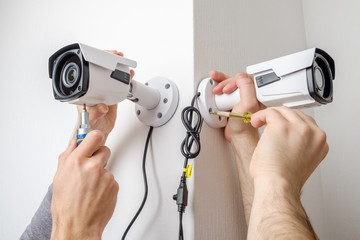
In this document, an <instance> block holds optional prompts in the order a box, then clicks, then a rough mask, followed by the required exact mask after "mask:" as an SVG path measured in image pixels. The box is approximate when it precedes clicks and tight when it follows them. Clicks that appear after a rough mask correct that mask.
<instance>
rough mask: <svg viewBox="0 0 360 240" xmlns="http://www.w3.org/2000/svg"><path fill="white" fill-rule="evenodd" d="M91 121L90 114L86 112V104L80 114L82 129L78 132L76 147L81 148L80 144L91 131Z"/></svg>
mask: <svg viewBox="0 0 360 240" xmlns="http://www.w3.org/2000/svg"><path fill="white" fill-rule="evenodd" d="M91 130H92V129H91V127H90V121H89V112H88V111H87V110H86V104H84V108H83V110H82V112H81V114H80V127H79V128H78V130H77V134H76V145H77V146H79V145H80V143H81V142H82V141H83V140H84V138H85V137H86V135H87V134H88V133H89V132H90V131H91Z"/></svg>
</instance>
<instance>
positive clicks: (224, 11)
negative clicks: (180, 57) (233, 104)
mask: <svg viewBox="0 0 360 240" xmlns="http://www.w3.org/2000/svg"><path fill="white" fill-rule="evenodd" d="M194 34H195V35H194V39H195V40H194V52H195V59H194V61H195V69H194V71H195V72H194V74H195V86H196V85H197V83H198V82H199V81H200V80H201V79H202V78H204V77H206V76H207V75H208V71H209V70H211V69H216V70H220V71H223V72H225V73H227V74H228V75H230V76H233V75H235V74H236V73H237V72H239V71H245V69H246V66H249V65H251V64H255V63H259V62H262V61H265V60H269V59H272V58H275V57H280V56H283V55H287V54H290V53H294V52H297V51H300V50H304V49H305V48H306V39H305V27H304V16H303V11H302V1H301V0H296V1H288V0H281V1H279V0H274V1H269V0H261V1H246V0H225V1H217V0H196V1H194ZM306 112H307V113H308V114H313V111H312V110H308V111H306ZM201 140H202V151H201V154H200V155H199V157H198V158H197V159H196V160H195V166H196V172H195V175H194V176H195V192H194V195H195V199H194V214H195V225H194V226H195V238H196V239H209V240H210V239H211V240H212V239H214V240H215V239H227V240H230V239H246V231H247V229H246V224H245V220H244V217H243V212H242V203H241V193H240V189H239V183H238V176H237V171H236V166H235V163H234V160H233V157H232V154H231V150H230V149H229V148H228V146H227V144H226V141H225V139H224V136H223V129H211V128H209V127H207V126H206V125H204V126H203V130H202V134H201ZM320 181H321V179H320V172H319V171H317V172H316V173H315V174H314V175H313V176H312V178H311V179H310V181H309V182H308V184H307V185H306V187H305V189H304V193H303V202H304V203H305V204H306V209H307V210H308V212H309V215H310V219H311V220H312V222H313V224H314V227H315V229H316V230H317V232H318V233H319V236H322V235H323V209H322V193H321V191H318V190H319V185H321V184H320Z"/></svg>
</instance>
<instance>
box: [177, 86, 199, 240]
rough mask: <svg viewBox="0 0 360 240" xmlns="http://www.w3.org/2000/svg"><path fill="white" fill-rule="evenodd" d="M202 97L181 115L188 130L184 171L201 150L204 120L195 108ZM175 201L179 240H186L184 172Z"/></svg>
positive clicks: (184, 145) (182, 150)
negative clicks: (184, 227) (184, 228)
mask: <svg viewBox="0 0 360 240" xmlns="http://www.w3.org/2000/svg"><path fill="white" fill-rule="evenodd" d="M199 96H200V93H197V94H196V95H195V96H194V97H193V99H192V101H191V106H188V107H186V108H184V110H183V111H182V113H181V120H182V122H183V124H184V126H185V128H186V137H185V139H184V141H183V142H182V143H181V153H182V155H183V156H184V157H185V160H184V169H186V168H187V165H188V160H189V159H192V158H196V157H197V156H198V155H199V153H200V150H201V145H200V131H201V126H202V122H203V119H202V117H201V114H200V111H199V110H198V109H197V108H195V107H194V105H195V100H196V98H198V97H199ZM194 114H196V119H194ZM193 143H195V146H196V148H195V149H194V151H192V146H193ZM173 199H174V200H175V201H176V204H177V205H178V212H179V240H183V239H184V232H183V226H182V219H183V213H184V212H185V208H186V206H187V200H188V190H187V186H186V171H183V173H182V175H181V179H180V185H179V187H178V189H177V193H176V194H175V195H174V196H173Z"/></svg>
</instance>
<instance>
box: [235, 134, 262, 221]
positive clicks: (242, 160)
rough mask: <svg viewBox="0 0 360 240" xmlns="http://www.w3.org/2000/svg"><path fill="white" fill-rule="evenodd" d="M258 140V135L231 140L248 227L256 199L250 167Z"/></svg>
mask: <svg viewBox="0 0 360 240" xmlns="http://www.w3.org/2000/svg"><path fill="white" fill-rule="evenodd" d="M258 140H259V136H258V135H257V134H253V135H249V136H244V135H243V136H238V137H233V138H232V140H231V146H232V149H233V151H234V154H235V161H236V166H237V170H238V176H239V182H240V188H241V195H242V202H243V207H244V213H245V219H246V223H247V225H249V218H250V212H251V207H252V203H253V198H254V182H253V179H252V177H251V176H250V172H249V166H250V161H251V158H252V155H253V153H254V149H255V147H256V144H257V142H258Z"/></svg>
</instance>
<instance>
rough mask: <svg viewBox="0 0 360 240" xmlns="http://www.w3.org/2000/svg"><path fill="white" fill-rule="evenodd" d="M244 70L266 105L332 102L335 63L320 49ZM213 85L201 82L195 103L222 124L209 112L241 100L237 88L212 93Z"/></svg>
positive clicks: (222, 123) (217, 124) (221, 121)
mask: <svg viewBox="0 0 360 240" xmlns="http://www.w3.org/2000/svg"><path fill="white" fill-rule="evenodd" d="M246 70H247V72H248V73H249V74H253V76H254V83H255V88H256V96H257V99H258V100H259V101H260V102H261V103H263V104H264V105H265V106H267V107H273V106H287V107H290V108H307V107H314V106H320V105H323V104H327V103H331V102H332V101H333V83H332V81H333V80H334V78H335V62H334V60H333V59H332V58H331V57H330V55H329V54H327V53H326V52H325V51H323V50H321V49H319V48H312V49H308V50H305V51H301V52H298V53H294V54H291V55H288V56H284V57H280V58H276V59H273V60H270V61H266V62H263V63H259V64H255V65H252V66H248V67H247V68H246ZM216 85H217V83H216V82H215V81H213V80H212V79H210V78H207V79H204V80H203V81H202V82H201V83H200V85H199V88H198V91H199V92H200V97H199V98H198V105H199V108H200V112H201V114H202V116H203V117H204V119H205V122H206V123H208V124H209V125H210V126H212V127H224V126H225V125H226V119H225V118H219V117H218V116H214V115H212V114H210V113H209V111H210V110H212V111H215V110H220V111H226V110H231V109H232V108H233V106H234V105H235V104H236V103H238V102H239V101H240V94H239V91H238V90H237V91H234V92H233V93H231V94H221V95H214V94H213V93H212V89H213V88H214V87H215V86H216Z"/></svg>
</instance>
